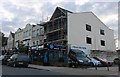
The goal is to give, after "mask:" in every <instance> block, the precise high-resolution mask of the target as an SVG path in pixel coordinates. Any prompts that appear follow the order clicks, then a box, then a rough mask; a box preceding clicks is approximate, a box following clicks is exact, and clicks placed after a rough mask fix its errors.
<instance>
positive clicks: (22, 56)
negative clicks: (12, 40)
mask: <svg viewBox="0 0 120 77" xmlns="http://www.w3.org/2000/svg"><path fill="white" fill-rule="evenodd" d="M17 61H29V57H28V56H27V55H18V56H17Z"/></svg>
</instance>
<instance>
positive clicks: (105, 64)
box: [93, 57, 112, 66]
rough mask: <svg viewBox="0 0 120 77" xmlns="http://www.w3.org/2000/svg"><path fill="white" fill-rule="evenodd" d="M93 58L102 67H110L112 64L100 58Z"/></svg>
mask: <svg viewBox="0 0 120 77" xmlns="http://www.w3.org/2000/svg"><path fill="white" fill-rule="evenodd" d="M93 58H94V59H96V60H98V61H100V62H101V64H102V66H112V63H111V62H108V61H107V60H106V59H102V58H99V57H93Z"/></svg>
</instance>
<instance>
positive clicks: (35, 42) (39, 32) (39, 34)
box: [32, 24, 44, 46]
mask: <svg viewBox="0 0 120 77" xmlns="http://www.w3.org/2000/svg"><path fill="white" fill-rule="evenodd" d="M43 39H44V28H43V26H40V25H39V24H37V25H34V26H33V28H32V46H40V45H42V44H43V42H44V40H43Z"/></svg>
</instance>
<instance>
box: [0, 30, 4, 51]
mask: <svg viewBox="0 0 120 77" xmlns="http://www.w3.org/2000/svg"><path fill="white" fill-rule="evenodd" d="M3 35H4V34H3V33H2V32H0V50H2V37H3Z"/></svg>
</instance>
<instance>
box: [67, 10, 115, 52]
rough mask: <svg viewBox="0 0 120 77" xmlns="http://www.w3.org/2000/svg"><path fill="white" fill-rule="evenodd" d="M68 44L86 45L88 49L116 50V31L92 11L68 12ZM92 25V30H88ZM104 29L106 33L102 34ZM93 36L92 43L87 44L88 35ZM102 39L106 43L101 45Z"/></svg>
mask: <svg viewBox="0 0 120 77" xmlns="http://www.w3.org/2000/svg"><path fill="white" fill-rule="evenodd" d="M67 22H68V44H72V45H77V46H81V47H86V48H87V50H109V51H115V42H114V32H113V30H111V29H109V28H108V27H107V26H105V25H104V24H103V23H102V22H101V21H100V20H99V19H98V18H97V17H96V16H95V15H94V14H93V13H92V12H83V13H68V21H67ZM86 24H88V25H91V30H92V31H91V32H89V31H87V30H86ZM100 29H103V30H104V32H105V35H101V34H100ZM87 36H89V37H91V38H92V44H86V37H87ZM100 40H105V42H106V45H105V46H101V42H100Z"/></svg>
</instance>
